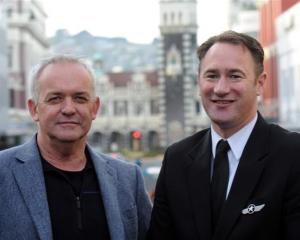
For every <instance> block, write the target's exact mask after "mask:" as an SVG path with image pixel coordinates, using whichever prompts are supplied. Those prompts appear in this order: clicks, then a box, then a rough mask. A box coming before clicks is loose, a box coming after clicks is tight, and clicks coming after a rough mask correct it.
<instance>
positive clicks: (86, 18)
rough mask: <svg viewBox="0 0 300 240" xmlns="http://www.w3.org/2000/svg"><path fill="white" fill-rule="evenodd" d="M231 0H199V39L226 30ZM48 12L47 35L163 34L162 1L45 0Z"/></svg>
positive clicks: (140, 37)
mask: <svg viewBox="0 0 300 240" xmlns="http://www.w3.org/2000/svg"><path fill="white" fill-rule="evenodd" d="M226 1H228V0H222V1H220V0H198V9H197V11H198V27H199V30H198V31H199V32H198V41H200V42H201V41H202V40H203V39H206V38H207V37H209V36H210V35H212V34H215V33H219V32H220V31H223V30H224V28H225V26H226V17H225V16H226V13H227V11H226V7H225V3H226ZM42 2H43V5H44V8H45V11H46V13H47V15H48V19H47V22H46V27H47V35H48V36H52V35H53V34H54V33H55V31H56V30H57V29H62V28H65V29H67V30H68V31H69V33H70V34H76V33H78V32H80V31H82V30H87V31H89V32H90V33H91V34H93V35H95V36H104V37H126V38H127V39H128V40H129V41H131V42H136V43H150V42H152V40H153V39H154V38H156V37H159V0H42Z"/></svg>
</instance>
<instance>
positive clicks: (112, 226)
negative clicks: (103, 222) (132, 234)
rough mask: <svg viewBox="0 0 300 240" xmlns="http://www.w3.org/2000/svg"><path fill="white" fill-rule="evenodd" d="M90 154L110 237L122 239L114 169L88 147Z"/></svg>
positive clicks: (123, 234)
mask: <svg viewBox="0 0 300 240" xmlns="http://www.w3.org/2000/svg"><path fill="white" fill-rule="evenodd" d="M88 149H89V152H90V156H91V158H92V161H93V163H94V166H95V170H96V174H97V178H98V183H99V186H100V189H101V195H102V199H103V204H104V209H105V214H106V218H107V223H108V228H109V231H110V237H111V239H112V240H119V239H124V238H125V237H124V236H125V233H124V228H123V222H122V218H121V209H120V208H119V203H118V189H117V186H118V184H119V183H118V181H117V174H116V172H115V169H113V168H112V167H111V166H110V165H109V164H108V163H107V160H106V159H104V158H100V157H99V156H98V155H96V154H94V153H93V151H92V150H91V148H89V147H88Z"/></svg>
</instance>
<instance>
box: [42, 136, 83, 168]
mask: <svg viewBox="0 0 300 240" xmlns="http://www.w3.org/2000/svg"><path fill="white" fill-rule="evenodd" d="M37 143H38V146H39V149H40V152H41V155H42V156H43V158H44V159H45V160H46V161H47V162H49V163H50V164H51V165H53V166H54V167H56V168H58V169H61V170H65V171H81V170H82V169H83V168H84V167H85V164H86V161H87V159H86V156H85V146H86V143H85V141H84V142H83V141H81V142H76V143H72V142H68V143H63V142H59V141H45V140H44V139H42V138H40V137H39V135H38V138H37Z"/></svg>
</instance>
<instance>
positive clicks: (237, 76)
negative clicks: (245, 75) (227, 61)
mask: <svg viewBox="0 0 300 240" xmlns="http://www.w3.org/2000/svg"><path fill="white" fill-rule="evenodd" d="M230 78H231V79H235V80H237V79H241V78H242V77H241V76H240V75H238V74H231V75H230Z"/></svg>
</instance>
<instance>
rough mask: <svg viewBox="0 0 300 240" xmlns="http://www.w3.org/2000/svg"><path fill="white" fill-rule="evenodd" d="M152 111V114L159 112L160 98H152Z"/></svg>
mask: <svg viewBox="0 0 300 240" xmlns="http://www.w3.org/2000/svg"><path fill="white" fill-rule="evenodd" d="M150 112H151V115H156V114H159V101H158V99H152V100H151V101H150Z"/></svg>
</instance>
